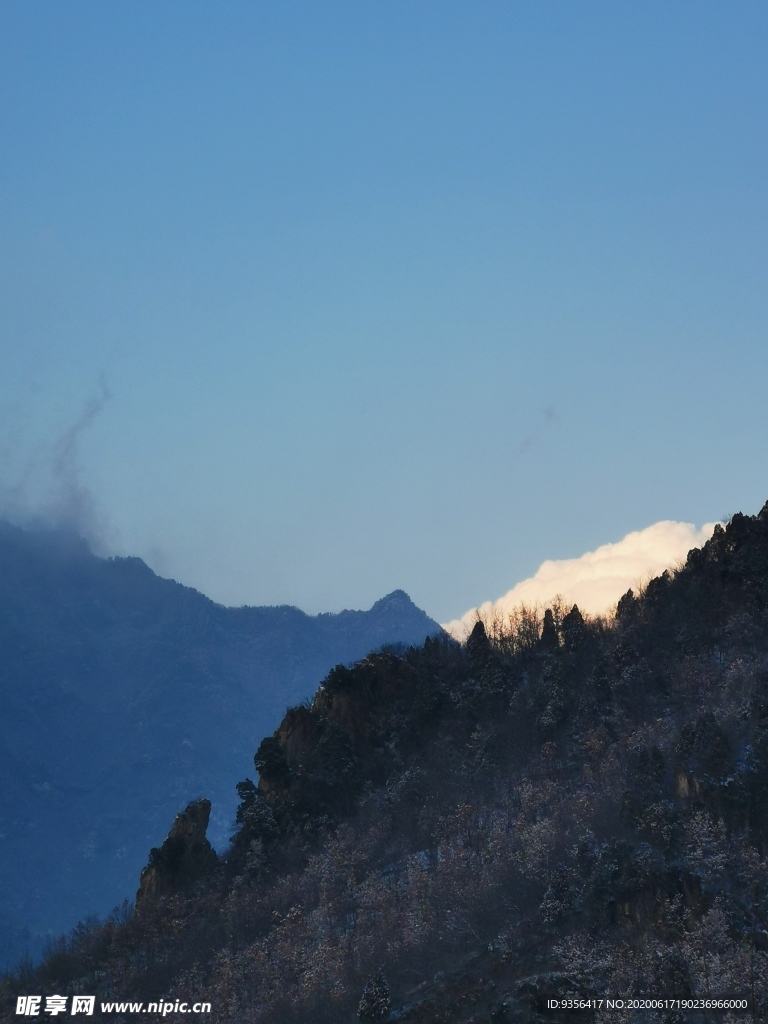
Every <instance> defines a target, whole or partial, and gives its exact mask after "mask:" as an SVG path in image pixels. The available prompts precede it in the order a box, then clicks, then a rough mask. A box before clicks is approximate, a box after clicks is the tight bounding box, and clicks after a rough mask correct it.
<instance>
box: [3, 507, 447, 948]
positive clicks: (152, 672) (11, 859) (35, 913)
mask: <svg viewBox="0 0 768 1024" xmlns="http://www.w3.org/2000/svg"><path fill="white" fill-rule="evenodd" d="M438 632H440V627H439V626H438V625H437V623H435V622H433V621H432V620H431V619H429V618H428V617H427V615H426V614H425V613H424V612H422V611H420V610H419V609H418V608H416V606H415V605H414V604H413V603H412V602H411V601H410V599H409V598H408V596H407V595H406V594H405V593H403V592H402V591H395V592H393V593H391V594H389V595H388V596H387V597H384V598H382V599H381V600H379V601H377V602H376V603H375V604H374V605H373V607H372V608H371V609H370V610H369V611H367V612H362V611H343V612H341V613H339V614H326V615H317V616H309V615H306V614H304V613H303V612H301V611H299V609H297V608H293V607H287V606H285V607H267V608H249V607H243V608H226V607H223V606H221V605H218V604H215V603H214V602H212V601H210V600H209V599H208V598H207V597H205V596H204V595H203V594H200V593H198V592H197V591H195V590H192V589H190V588H188V587H185V586H182V585H181V584H179V583H177V582H175V581H173V580H168V579H162V578H160V577H158V576H156V575H155V574H154V573H153V572H152V571H151V570H150V569H149V568H148V567H147V566H146V565H145V564H144V563H143V562H142V561H141V560H140V559H138V558H114V559H103V558H99V557H96V556H95V555H94V554H92V553H91V551H90V550H89V548H88V546H87V545H86V544H85V542H84V541H82V540H81V539H80V538H78V537H77V536H75V535H74V534H72V533H67V532H65V531H47V532H46V531H25V530H23V529H21V528H19V527H17V526H13V525H10V524H8V523H6V522H0V700H1V701H2V713H1V714H0V780H2V788H3V798H4V811H3V818H2V822H1V823H0V874H1V875H2V878H3V886H2V896H0V936H2V938H0V965H2V964H3V962H6V963H7V962H10V960H11V959H12V958H13V957H14V956H16V955H17V954H18V953H20V952H21V950H22V948H23V947H24V945H25V943H26V942H27V940H28V939H29V938H30V935H29V934H27V933H26V932H25V929H28V930H29V933H31V935H32V937H34V936H40V935H41V934H45V933H48V932H59V931H61V930H62V929H64V928H66V927H71V926H72V925H73V924H74V923H75V922H76V921H77V920H79V919H80V918H82V917H84V916H86V915H88V914H89V913H93V912H99V913H104V912H106V911H107V910H109V909H110V908H111V907H113V906H114V905H115V904H116V903H118V902H120V901H121V900H122V899H123V898H124V897H126V896H133V893H134V892H135V889H136V882H137V878H138V873H139V869H140V868H141V865H142V864H143V863H144V862H145V860H146V852H147V849H148V848H149V847H150V846H152V845H154V844H156V843H158V842H159V841H160V840H161V839H162V838H163V836H164V835H165V833H166V831H167V826H168V821H169V820H170V819H172V818H173V816H174V815H175V814H176V813H177V811H179V810H180V809H181V808H182V807H183V806H184V805H185V804H186V803H187V802H188V801H189V800H191V799H193V798H195V797H197V796H199V795H200V794H202V793H204V794H205V795H206V796H207V797H209V798H210V799H211V800H212V801H213V816H212V830H211V834H212V838H213V841H214V843H215V844H216V845H218V846H221V845H222V844H224V843H225V842H226V840H227V839H228V836H229V833H230V830H231V827H232V824H233V815H234V810H235V806H236V794H235V789H234V787H235V784H236V783H237V782H238V780H240V779H241V778H243V777H244V776H246V775H247V774H249V772H252V756H253V749H254V745H255V744H256V743H257V742H258V740H259V739H260V737H261V736H262V735H263V734H264V733H266V732H269V731H271V730H272V729H273V728H274V727H275V725H276V724H277V722H278V721H279V719H280V717H281V715H282V714H283V712H284V709H285V707H286V705H289V704H295V703H297V702H299V701H301V700H303V699H305V698H306V697H308V696H309V695H311V694H312V693H313V692H314V690H315V688H316V686H317V684H318V682H319V681H320V679H322V677H323V676H324V675H325V674H326V673H327V672H328V670H329V669H330V668H332V667H333V665H335V664H336V663H347V662H351V661H353V660H355V659H357V658H360V657H362V656H363V655H365V654H367V653H368V652H369V651H371V650H372V649H375V648H379V647H381V646H382V645H385V644H390V643H405V644H412V643H417V644H420V643H422V642H423V641H424V638H425V636H427V635H429V634H434V633H438Z"/></svg>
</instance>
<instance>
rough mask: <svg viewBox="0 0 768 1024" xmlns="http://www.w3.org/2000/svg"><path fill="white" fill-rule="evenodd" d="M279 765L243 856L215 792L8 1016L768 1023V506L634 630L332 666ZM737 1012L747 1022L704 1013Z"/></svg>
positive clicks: (242, 837)
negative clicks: (551, 1003)
mask: <svg viewBox="0 0 768 1024" xmlns="http://www.w3.org/2000/svg"><path fill="white" fill-rule="evenodd" d="M496 625H498V624H496ZM255 767H256V768H257V769H258V771H259V781H258V785H255V784H254V783H252V782H249V781H247V780H244V781H243V782H242V783H241V784H240V785H239V786H238V792H239V796H240V806H239V808H238V815H237V817H238V825H239V827H238V830H237V833H236V835H235V837H234V840H233V843H232V847H231V849H230V850H229V851H228V852H227V854H226V855H225V856H223V857H220V858H219V859H218V860H216V859H214V858H213V857H212V856H211V854H210V849H209V848H208V847H207V845H206V840H205V838H204V834H203V833H204V826H205V820H206V817H207V803H206V802H205V801H198V802H197V803H195V804H193V805H191V806H190V807H189V808H188V809H187V811H186V813H185V814H183V815H180V816H179V817H178V818H177V819H176V821H175V823H174V825H173V828H172V830H171V833H170V834H169V836H168V839H167V840H166V841H165V842H164V843H163V844H162V845H161V846H160V847H156V848H155V849H153V850H152V851H151V854H150V857H149V864H148V866H147V869H146V871H145V872H144V873H143V876H142V889H141V896H140V899H139V900H138V902H137V908H136V910H135V912H134V913H126V914H125V915H124V919H122V920H117V919H112V920H110V921H106V922H102V923H93V924H92V925H90V926H88V927H86V928H84V929H82V930H80V931H79V932H77V933H75V934H73V935H71V936H69V937H67V938H64V939H62V940H61V941H60V943H58V945H57V946H56V948H55V949H54V950H53V951H52V953H51V955H50V956H49V958H48V959H47V961H46V962H45V963H44V964H43V965H42V967H41V968H40V970H39V971H37V972H36V973H34V974H30V975H25V976H19V977H15V978H11V979H9V980H8V981H7V982H6V985H5V999H6V1004H5V1005H7V1006H8V1007H11V1006H12V999H13V996H14V995H15V994H16V993H24V992H30V991H43V992H57V993H67V994H72V993H75V992H93V993H97V994H98V998H99V999H101V998H107V999H134V1000H139V999H141V1000H145V1001H149V1000H157V999H165V1000H168V1001H169V1002H171V1003H172V1002H173V1001H174V1000H175V999H179V1000H188V1001H189V1002H196V1001H205V1002H209V1003H210V1005H211V1013H210V1015H209V1016H208V1017H207V1019H209V1020H211V1021H212V1022H213V1024H272V1022H274V1021H280V1022H281V1024H355V1022H356V1021H363V1022H368V1024H370V1022H374V1021H386V1020H390V1021H395V1020H396V1021H399V1022H402V1024H435V1022H440V1024H480V1022H483V1024H491V1022H494V1024H500V1022H506V1024H524V1022H528V1024H531V1022H538V1024H544V1022H545V1021H547V1022H549V1024H556V1022H562V1024H564V1022H566V1021H572V1020H573V1014H572V1013H559V1012H554V1011H552V1010H551V1009H547V1008H546V1000H548V999H552V998H565V997H578V998H581V999H585V1000H596V1001H597V1002H595V1003H589V1004H588V1005H587V1008H585V1009H584V1010H583V1011H582V1012H581V1013H580V1014H579V1019H580V1020H582V1021H585V1022H590V1021H591V1022H595V1024H607V1022H608V1021H615V1020H616V1019H617V1014H616V1011H615V1010H614V1009H610V1008H608V1007H606V1005H605V1003H603V1005H602V1006H601V1005H600V1004H599V1000H601V999H602V1000H605V999H607V998H608V997H610V998H612V999H624V1000H626V1001H627V1006H629V1000H632V999H646V1000H652V1001H653V1000H656V1001H657V1002H652V1003H651V1004H650V1005H647V1004H645V1005H643V1006H642V1007H638V1008H637V1009H636V1010H627V1012H626V1013H620V1014H619V1016H620V1017H621V1018H622V1019H627V1020H633V1021H642V1022H644V1024H646V1022H647V1024H673V1022H675V1024H676V1022H678V1021H680V1022H681V1021H683V1020H685V1021H687V1022H688V1024H711V1022H712V1021H713V1020H714V1019H718V1020H723V1021H725V1022H731V1024H736V1021H753V1022H756V1021H764V1020H766V1019H767V1018H768V504H767V505H766V506H765V507H764V508H763V510H762V511H761V512H760V514H759V515H758V516H754V517H748V516H741V515H739V516H734V517H733V519H732V521H731V522H730V523H729V524H728V526H727V528H726V529H723V528H721V527H718V528H717V529H716V530H715V533H714V535H713V537H712V539H711V540H710V541H709V542H708V543H707V544H706V545H705V547H704V548H703V549H702V550H701V551H692V552H691V553H690V554H689V556H688V560H687V563H686V565H685V566H684V567H682V568H681V569H680V570H678V571H677V572H674V573H664V574H663V575H662V576H660V577H658V578H657V579H655V580H652V581H651V582H650V583H649V584H648V586H647V588H646V589H645V591H644V592H643V593H642V594H640V595H634V594H632V593H631V592H630V593H628V594H627V595H625V597H624V598H623V599H622V601H621V602H620V604H619V608H618V613H617V617H616V620H615V621H612V622H605V621H601V620H597V621H585V620H584V618H583V617H582V616H581V614H580V613H579V611H578V609H576V608H572V609H570V610H566V609H565V608H561V607H555V608H553V609H548V610H547V611H546V612H545V614H544V616H543V618H541V617H539V616H538V615H537V614H536V613H535V612H532V611H530V610H529V611H525V610H523V611H521V612H520V614H519V615H518V616H517V618H516V619H515V620H514V621H512V622H511V623H509V625H508V628H505V629H504V630H503V631H501V630H497V632H495V633H494V634H493V635H491V636H489V635H487V634H486V631H485V629H484V628H483V626H482V625H481V624H479V623H478V624H477V626H476V627H475V629H474V630H473V633H472V634H471V636H470V637H469V639H468V641H467V643H466V645H465V646H464V647H459V646H458V645H456V644H453V643H452V642H450V641H448V640H447V639H445V638H442V639H440V638H437V639H431V640H429V641H428V642H426V643H425V644H424V646H423V647H421V648H419V649H416V648H411V649H409V650H405V651H400V652H399V653H398V652H394V651H384V652H380V653H377V654H372V655H370V656H368V657H367V658H365V659H364V660H362V661H360V662H358V663H357V664H356V665H355V666H353V667H351V668H340V667H337V668H335V669H333V670H332V671H331V672H330V673H329V675H328V676H327V677H326V679H325V680H324V682H323V684H322V686H321V687H320V688H319V690H318V691H317V694H316V695H315V699H314V701H313V702H312V704H311V705H308V704H304V705H301V706H299V707H295V708H292V709H290V710H289V711H288V712H287V713H286V715H285V716H284V718H283V721H282V722H281V724H280V726H279V727H278V729H277V730H276V731H275V732H274V733H273V734H272V735H271V736H267V737H266V738H265V739H264V740H263V741H262V742H261V744H260V745H259V746H258V748H257V750H256V756H255ZM730 997H737V998H739V999H743V1000H746V1001H747V1009H746V1012H740V1013H738V1014H728V1013H723V1014H719V1013H718V1014H717V1015H713V1012H712V1011H711V1010H710V1009H709V1008H707V1007H705V1006H703V1005H699V1006H698V1007H695V1008H693V1009H689V1008H688V1006H687V1005H686V1003H685V1001H690V1000H707V999H710V1000H712V999H722V998H730ZM658 1000H668V1001H670V1002H669V1003H668V1004H667V1005H661V1004H659V1003H658ZM0 1005H2V996H0ZM145 1018H146V1019H147V1020H150V1021H152V1020H157V1021H159V1020H161V1019H163V1017H162V1015H161V1014H160V1013H158V1014H153V1013H147V1014H145ZM94 1019H100V1018H99V1016H98V1012H97V1014H96V1016H95V1018H94ZM101 1019H103V1020H105V1021H106V1020H118V1021H119V1020H121V1019H123V1020H126V1021H127V1020H129V1019H130V1015H126V1014H123V1015H122V1017H121V1016H120V1014H117V1015H115V1014H107V1013H104V1014H102V1016H101Z"/></svg>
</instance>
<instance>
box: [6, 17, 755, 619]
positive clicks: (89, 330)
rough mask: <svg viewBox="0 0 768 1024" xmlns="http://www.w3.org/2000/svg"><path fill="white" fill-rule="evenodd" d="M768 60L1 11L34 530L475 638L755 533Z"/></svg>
mask: <svg viewBox="0 0 768 1024" xmlns="http://www.w3.org/2000/svg"><path fill="white" fill-rule="evenodd" d="M766 53H768V6H767V5H766V4H765V3H763V2H761V3H748V2H738V3H726V2H721V3H707V2H701V0H697V2H690V3H685V2H678V3H674V4H670V3H668V2H664V3H655V2H647V0H646V2H643V3H639V2H637V3H615V2H604V3H592V2H586V0H584V2H579V3H572V4H563V3H556V2H539V0H536V2H533V0H531V2H526V3H515V2H512V0H505V2H494V0H484V2H482V3H466V2H461V3H454V2H449V0H439V2H432V0H420V2H418V3H416V2H410V3H405V2H397V0H394V2H393V0H388V2H386V3H375V2H373V0H370V2H361V0H354V2H351V0H350V2H345V3H338V2H326V3H322V4H318V3H314V2H313V3H301V2H286V3H280V4H278V3H267V2H262V3H258V2H247V3H245V2H226V0H225V2H222V3H217V4H212V3H210V2H206V3H202V2H196V0H192V2H190V0H185V2H175V0H168V2H163V3H156V2H152V3H148V2H132V3H124V4H106V3H103V2H101V0H99V2H78V0H71V2H68V3H58V2H52V0H36V2H35V3H26V4H24V3H12V2H9V0H6V2H5V3H2V4H1V5H0V96H1V97H2V101H1V117H2V123H1V124H0V139H2V156H1V158H0V190H1V195H2V203H0V331H1V334H0V346H1V348H2V357H1V359H0V484H1V489H0V496H1V497H2V499H3V502H4V504H5V506H6V507H7V508H8V509H9V510H10V512H11V513H12V514H15V515H20V514H23V512H24V511H25V510H26V511H28V510H29V509H37V510H38V511H39V510H42V511H46V510H49V511H50V510H51V509H54V510H56V511H57V513H58V514H60V515H65V516H66V515H71V516H74V517H79V518H80V521H81V522H82V525H83V528H84V529H86V531H88V532H90V533H91V535H92V536H93V538H94V542H95V543H96V544H97V545H98V546H99V549H100V550H102V551H104V552H107V553H124V554H138V555H141V556H142V557H144V558H145V559H146V560H147V561H148V562H149V563H150V564H151V565H152V566H153V567H154V568H155V569H157V571H159V572H161V573H163V574H166V575H172V576H174V577H176V578H177V579H179V580H180V581H181V582H184V583H188V584H190V585H193V586H196V587H198V588H199V589H201V590H203V591H204V592H206V593H208V594H209V595H210V596H212V597H214V598H216V599H217V600H221V601H224V602H226V603H244V602H247V603H252V604H278V603H292V604H297V605H299V606H300V607H302V608H304V609H306V610H307V611H311V612H316V611H321V610H337V609H340V608H342V607H367V606H369V605H370V604H371V603H372V602H373V601H374V600H375V599H376V598H378V597H380V596H382V595H383V594H384V593H386V592H388V591H390V590H392V589H394V588H396V587H402V588H403V589H405V590H407V591H408V592H409V593H410V594H411V596H412V597H413V598H414V600H415V601H416V602H417V603H418V604H420V605H421V606H422V607H424V608H425V609H426V610H427V611H428V612H430V614H432V615H434V616H435V617H436V618H439V619H443V620H444V619H446V618H450V617H453V616H455V615H458V614H461V613H462V612H463V611H464V610H465V609H466V608H467V607H469V606H470V605H472V604H477V603H479V602H480V601H482V600H485V599H492V598H494V597H497V596H498V595H499V594H501V593H503V592H505V591H506V590H508V589H509V588H510V587H511V586H512V585H513V584H514V583H515V582H517V581H518V580H520V579H522V578H524V577H525V576H528V575H530V574H531V573H532V572H533V571H534V570H535V569H536V567H537V566H538V565H539V563H540V562H541V561H542V560H543V559H545V558H564V557H573V556H577V555H579V554H581V553H582V552H583V551H586V550H588V549H591V548H594V547H596V546H597V545H599V544H602V543H605V542H608V541H612V540H618V539H619V538H621V537H622V536H623V535H624V534H625V533H627V532H628V531H630V530H634V529H639V528H642V527H644V526H647V525H649V524H650V523H652V522H655V521H657V520H660V519H681V520H686V521H691V522H695V523H697V524H701V523H702V522H704V521H706V520H712V519H718V518H721V517H722V516H725V515H728V514H729V513H732V512H734V511H736V510H743V511H747V512H755V511H757V509H758V508H759V507H760V505H761V504H762V502H763V501H764V500H765V499H766V498H768V473H766V469H767V468H768V467H767V465H766V463H767V461H768V460H767V458H766V446H767V442H766V438H768V401H767V400H766V384H767V383H768V280H767V273H766V272H767V271H768V253H767V248H766V239H768V216H767V213H768V209H767V207H768V202H767V200H768V131H766V125H768V61H767V60H766ZM89 503H90V504H89Z"/></svg>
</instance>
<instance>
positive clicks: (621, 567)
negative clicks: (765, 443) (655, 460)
mask: <svg viewBox="0 0 768 1024" xmlns="http://www.w3.org/2000/svg"><path fill="white" fill-rule="evenodd" d="M714 528H715V524H714V523H705V524H704V526H702V528H701V529H700V530H697V529H696V527H695V526H694V525H693V524H692V523H676V522H673V521H671V520H664V521H663V522H661V523H654V524H653V526H648V527H646V528H645V529H644V530H636V531H635V532H634V533H628V534H627V536H626V537H625V538H624V539H623V540H620V541H617V542H616V543H615V544H603V546H602V547H599V548H598V549H597V550H596V551H587V553H586V554H584V555H582V556H581V557H580V558H564V559H560V560H558V561H548V562H544V563H543V564H542V565H541V566H540V568H539V570H538V572H537V573H536V575H535V576H531V578H530V579H527V580H523V582H522V583H518V584H517V586H515V587H513V588H512V589H511V590H510V591H508V592H507V593H506V594H505V595H504V596H503V597H500V598H499V599H498V600H496V601H485V602H484V603H483V604H482V605H480V607H479V609H478V608H470V609H469V611H468V612H465V614H464V615H462V616H461V618H460V619H453V620H452V621H451V622H447V623H444V624H443V629H446V630H447V631H448V632H449V633H450V634H451V635H452V636H455V637H456V639H457V640H464V639H465V637H466V636H467V635H468V633H469V631H470V630H471V629H472V627H473V625H474V624H475V622H476V621H477V612H478V611H479V612H480V613H481V615H492V614H493V613H494V612H501V613H502V614H504V613H505V612H506V611H510V610H511V609H512V608H514V607H515V606H517V605H520V604H523V603H524V604H527V605H535V604H541V605H545V604H546V603H547V602H550V601H552V600H553V599H554V598H555V597H557V596H560V597H562V599H563V601H564V602H565V604H566V605H568V606H569V607H570V605H572V604H577V605H578V606H579V608H580V609H581V610H582V611H584V612H590V613H592V614H598V613H600V612H606V611H608V610H609V609H611V608H612V606H613V605H615V604H616V602H617V601H618V600H619V598H620V597H621V596H622V594H625V593H626V592H627V590H628V589H629V588H630V587H634V588H637V585H638V583H639V582H640V581H647V580H648V579H649V578H650V577H651V576H658V575H659V573H661V572H663V571H664V570H665V569H669V568H671V567H672V566H674V565H675V564H676V563H677V562H679V561H680V560H684V559H685V557H686V555H687V554H688V552H689V551H690V549H691V548H697V547H701V545H702V544H704V543H705V541H707V540H708V539H709V538H710V537H711V536H712V531H713V530H714Z"/></svg>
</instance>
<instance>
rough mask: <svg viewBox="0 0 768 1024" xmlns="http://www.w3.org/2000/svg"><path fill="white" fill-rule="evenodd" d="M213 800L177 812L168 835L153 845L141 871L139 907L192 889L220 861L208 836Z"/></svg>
mask: <svg viewBox="0 0 768 1024" xmlns="http://www.w3.org/2000/svg"><path fill="white" fill-rule="evenodd" d="M210 814H211V802H210V800H205V799H201V800H195V801H194V802H193V803H191V804H189V805H188V806H187V807H186V808H185V810H183V811H181V813H180V814H177V815H176V820H175V821H174V823H173V826H172V828H171V831H170V832H169V833H168V838H167V839H166V840H165V842H164V843H163V845H162V846H161V847H159V848H158V847H153V849H152V850H150V853H149V863H148V864H147V866H146V867H145V868H144V870H143V871H142V872H141V878H140V879H139V890H138V892H137V893H136V909H137V910H141V908H142V907H143V906H145V905H146V904H147V902H149V901H152V900H155V899H158V898H159V897H161V896H168V895H170V894H171V893H174V892H180V891H183V890H184V889H188V888H189V887H190V886H192V885H194V883H195V882H197V881H199V880H200V879H201V878H203V877H204V876H205V875H207V874H209V873H210V872H211V871H212V870H213V869H214V868H215V867H216V865H217V863H218V858H217V856H216V853H215V851H214V849H213V847H212V846H211V844H210V843H209V842H208V840H207V838H206V832H207V830H208V819H209V818H210Z"/></svg>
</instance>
